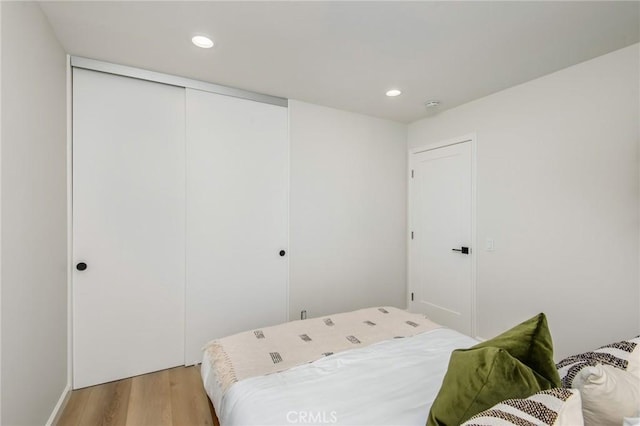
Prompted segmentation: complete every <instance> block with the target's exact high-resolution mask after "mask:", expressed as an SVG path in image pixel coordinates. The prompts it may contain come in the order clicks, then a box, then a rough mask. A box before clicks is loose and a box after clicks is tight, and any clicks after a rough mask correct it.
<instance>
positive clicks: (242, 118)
mask: <svg viewBox="0 0 640 426" xmlns="http://www.w3.org/2000/svg"><path fill="white" fill-rule="evenodd" d="M186 105H187V114H186V120H187V121H186V126H187V132H186V134H187V154H186V155H187V240H186V241H187V242H186V245H187V256H186V259H187V289H186V300H187V303H186V351H185V352H186V353H185V364H193V363H196V362H200V361H201V360H202V351H201V348H202V346H203V345H204V344H205V343H207V342H208V341H210V340H212V339H215V338H220V337H223V336H226V335H229V334H233V333H237V332H240V331H244V330H248V329H252V328H258V327H264V326H268V325H274V324H278V323H281V322H284V321H286V320H287V277H288V261H287V259H288V257H287V255H288V254H285V255H284V256H281V254H280V251H281V250H284V251H285V252H286V250H287V242H288V198H287V197H288V115H287V109H286V108H283V107H279V106H274V105H269V104H264V103H259V102H254V101H249V100H243V99H237V98H233V97H228V96H223V95H217V94H212V93H208V92H202V91H198V90H191V89H187V92H186Z"/></svg>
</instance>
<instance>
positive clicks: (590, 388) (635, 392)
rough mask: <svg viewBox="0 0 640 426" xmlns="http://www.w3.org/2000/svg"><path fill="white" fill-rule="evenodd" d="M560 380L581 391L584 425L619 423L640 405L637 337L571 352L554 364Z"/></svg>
mask: <svg viewBox="0 0 640 426" xmlns="http://www.w3.org/2000/svg"><path fill="white" fill-rule="evenodd" d="M557 367H558V372H559V373H560V378H561V379H562V383H563V385H564V386H566V387H572V388H576V389H578V390H580V393H581V396H582V409H583V415H584V423H585V425H586V426H620V425H622V424H623V421H624V417H633V416H634V415H635V414H636V413H637V412H638V408H640V336H639V337H636V338H634V339H629V340H624V341H621V342H616V343H612V344H609V345H606V346H603V347H601V348H599V349H596V350H594V351H592V352H586V353H584V354H579V355H574V356H571V357H569V358H566V359H564V360H562V361H560V362H559V363H558V365H557Z"/></svg>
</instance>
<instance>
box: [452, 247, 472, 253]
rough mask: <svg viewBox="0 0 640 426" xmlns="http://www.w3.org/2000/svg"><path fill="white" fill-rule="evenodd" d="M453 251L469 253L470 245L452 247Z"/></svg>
mask: <svg viewBox="0 0 640 426" xmlns="http://www.w3.org/2000/svg"><path fill="white" fill-rule="evenodd" d="M451 251H457V252H460V253H462V254H469V247H460V248H459V249H451Z"/></svg>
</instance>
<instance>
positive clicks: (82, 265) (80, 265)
mask: <svg viewBox="0 0 640 426" xmlns="http://www.w3.org/2000/svg"><path fill="white" fill-rule="evenodd" d="M76 269H77V270H78V271H84V270H85V269H87V264H86V263H84V262H80V263H78V264H77V265H76Z"/></svg>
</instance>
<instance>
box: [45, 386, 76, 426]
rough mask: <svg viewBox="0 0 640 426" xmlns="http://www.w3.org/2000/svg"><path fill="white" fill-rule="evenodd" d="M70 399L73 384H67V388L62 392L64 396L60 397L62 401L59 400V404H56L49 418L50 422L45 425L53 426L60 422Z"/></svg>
mask: <svg viewBox="0 0 640 426" xmlns="http://www.w3.org/2000/svg"><path fill="white" fill-rule="evenodd" d="M70 397H71V384H70V383H67V386H65V388H64V390H63V391H62V394H61V395H60V399H59V400H58V403H57V404H56V406H55V407H53V411H52V412H51V415H50V416H49V420H47V423H45V425H46V426H53V425H55V424H56V423H58V420H60V416H61V415H62V412H63V411H64V407H66V406H67V402H68V401H69V398H70Z"/></svg>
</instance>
